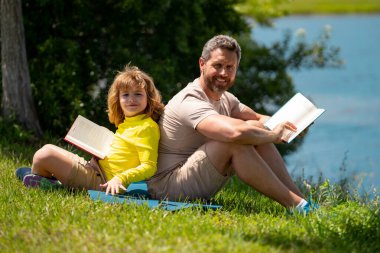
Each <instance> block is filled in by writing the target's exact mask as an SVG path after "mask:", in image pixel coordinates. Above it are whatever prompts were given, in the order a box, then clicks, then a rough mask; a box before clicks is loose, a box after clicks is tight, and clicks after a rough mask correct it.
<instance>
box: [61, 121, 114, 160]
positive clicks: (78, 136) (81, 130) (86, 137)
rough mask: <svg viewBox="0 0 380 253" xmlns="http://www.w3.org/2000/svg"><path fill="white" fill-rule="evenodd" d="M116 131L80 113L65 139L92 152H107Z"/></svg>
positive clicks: (97, 153) (96, 153)
mask: <svg viewBox="0 0 380 253" xmlns="http://www.w3.org/2000/svg"><path fill="white" fill-rule="evenodd" d="M113 136H114V133H113V132H112V131H110V130H109V129H107V128H105V127H102V126H99V125H97V124H95V123H94V122H92V121H90V120H88V119H86V118H84V117H83V116H81V115H79V116H78V117H77V119H76V120H75V121H74V124H73V125H72V127H71V129H70V131H69V132H68V133H67V135H66V137H65V140H67V141H69V142H71V143H73V144H75V145H78V146H79V147H80V148H82V149H84V150H85V151H88V152H89V153H91V154H95V155H97V156H98V155H99V154H103V155H102V156H104V154H106V153H107V152H108V149H109V147H110V145H111V143H112V140H113Z"/></svg>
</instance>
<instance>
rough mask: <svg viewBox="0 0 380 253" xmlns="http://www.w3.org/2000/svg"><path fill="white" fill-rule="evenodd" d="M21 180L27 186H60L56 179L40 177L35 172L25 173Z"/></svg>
mask: <svg viewBox="0 0 380 253" xmlns="http://www.w3.org/2000/svg"><path fill="white" fill-rule="evenodd" d="M22 182H23V184H24V185H25V186H27V187H41V188H56V187H60V186H61V183H60V182H59V181H58V180H57V179H51V178H46V177H41V176H39V175H36V174H28V175H25V176H24V179H23V180H22Z"/></svg>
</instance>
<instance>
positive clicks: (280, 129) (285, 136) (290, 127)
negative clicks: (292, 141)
mask: <svg viewBox="0 0 380 253" xmlns="http://www.w3.org/2000/svg"><path fill="white" fill-rule="evenodd" d="M296 131H297V127H296V126H295V125H294V124H292V123H291V122H289V121H286V122H284V123H281V124H279V125H278V126H276V127H275V128H274V129H273V132H275V133H276V136H277V139H276V141H275V143H283V142H287V141H288V140H289V138H290V136H291V135H292V134H293V133H294V132H296Z"/></svg>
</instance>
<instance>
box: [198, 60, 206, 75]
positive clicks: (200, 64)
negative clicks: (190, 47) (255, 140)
mask: <svg viewBox="0 0 380 253" xmlns="http://www.w3.org/2000/svg"><path fill="white" fill-rule="evenodd" d="M205 64H206V62H205V60H204V59H203V58H202V57H199V68H200V70H201V72H202V70H203V67H204V65H205Z"/></svg>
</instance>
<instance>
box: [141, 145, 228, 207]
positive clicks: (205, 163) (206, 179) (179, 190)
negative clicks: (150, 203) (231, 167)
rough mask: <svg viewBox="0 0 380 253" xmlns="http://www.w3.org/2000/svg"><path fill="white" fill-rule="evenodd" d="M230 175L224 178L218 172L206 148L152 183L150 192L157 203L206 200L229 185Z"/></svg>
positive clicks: (156, 177) (158, 176) (149, 185)
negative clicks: (161, 200)
mask: <svg viewBox="0 0 380 253" xmlns="http://www.w3.org/2000/svg"><path fill="white" fill-rule="evenodd" d="M231 174H232V173H231ZM231 174H229V175H225V176H223V175H221V174H220V173H219V172H218V171H217V170H216V168H215V167H214V165H213V164H212V163H211V162H210V160H209V159H208V157H207V154H206V151H205V148H204V145H203V146H202V147H201V148H199V149H198V150H197V151H195V152H194V154H192V155H191V156H190V157H189V158H188V159H187V161H186V162H185V163H184V164H183V165H179V166H178V167H176V168H175V169H173V170H172V171H170V172H168V173H163V174H162V175H157V176H155V177H153V178H152V179H151V180H149V181H148V191H149V193H150V194H151V196H152V197H153V198H155V199H168V200H171V201H179V200H194V199H206V200H207V199H210V198H211V197H213V196H214V195H215V194H216V193H217V192H218V191H219V190H220V189H221V188H222V187H223V186H224V185H225V184H226V183H227V181H228V179H229V178H230V177H231Z"/></svg>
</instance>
